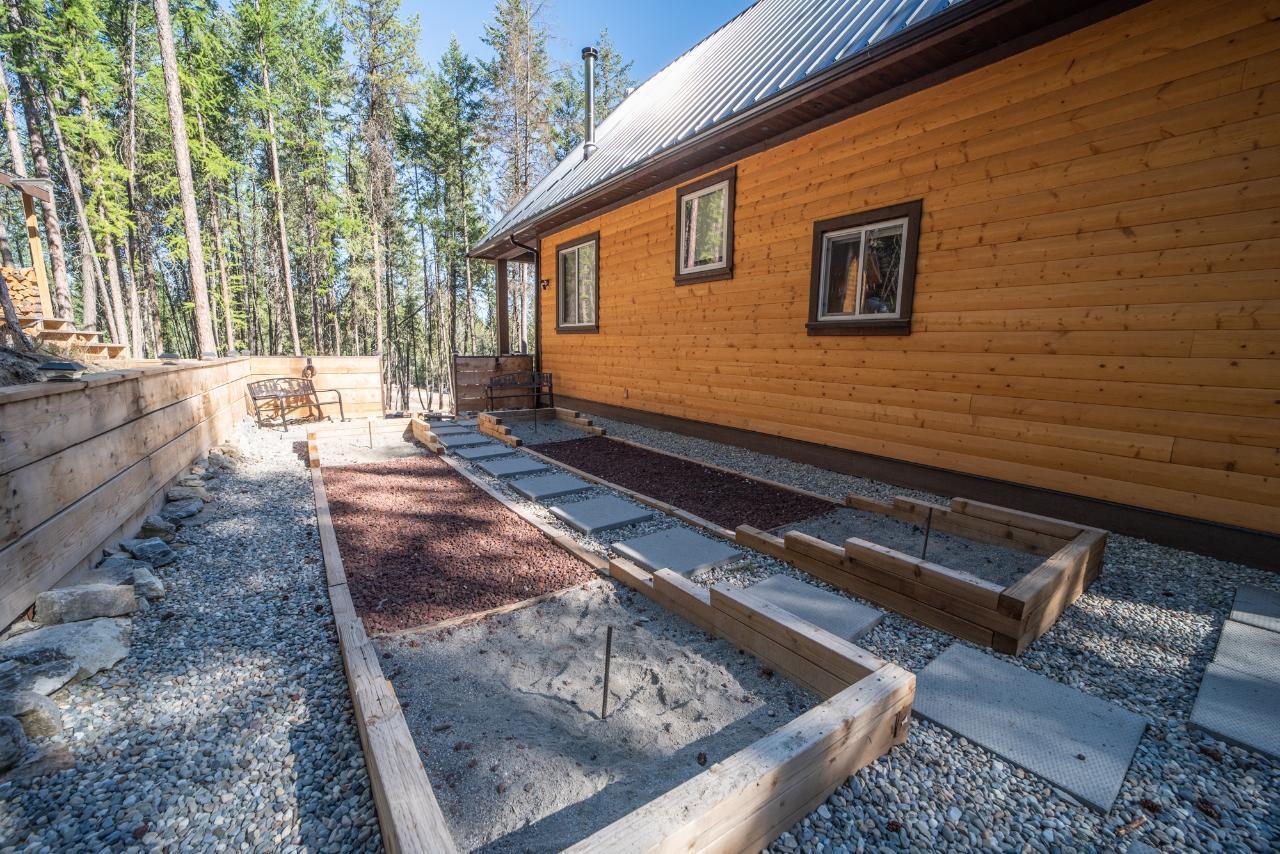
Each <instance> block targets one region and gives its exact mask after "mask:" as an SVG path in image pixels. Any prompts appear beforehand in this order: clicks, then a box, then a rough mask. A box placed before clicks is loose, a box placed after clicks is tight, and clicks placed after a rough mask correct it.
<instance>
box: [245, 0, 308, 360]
mask: <svg viewBox="0 0 1280 854" xmlns="http://www.w3.org/2000/svg"><path fill="white" fill-rule="evenodd" d="M253 8H254V11H258V12H260V11H261V10H260V8H259V4H258V2H257V0H254V4H253ZM258 59H259V62H260V64H261V71H262V92H263V95H264V96H265V101H266V107H264V108H263V113H265V114H266V115H265V118H266V120H267V167H268V169H269V170H270V173H271V195H272V197H273V200H274V202H275V212H276V244H277V245H278V246H279V247H280V276H281V278H282V279H283V280H284V298H285V308H286V313H287V314H288V316H289V338H290V340H291V341H292V342H293V355H295V356H301V355H302V343H301V342H300V341H299V340H298V313H297V309H296V307H295V306H294V300H293V270H292V269H291V267H290V264H289V234H288V231H287V230H286V229H285V227H284V184H283V181H282V180H281V178H280V157H279V155H278V153H277V152H276V117H275V110H274V109H273V108H272V106H271V69H270V68H269V67H268V66H267V49H266V45H265V44H264V43H263V41H262V39H261V38H259V40H258Z"/></svg>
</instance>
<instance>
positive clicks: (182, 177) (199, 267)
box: [9, 0, 217, 358]
mask: <svg viewBox="0 0 1280 854" xmlns="http://www.w3.org/2000/svg"><path fill="white" fill-rule="evenodd" d="M9 2H10V3H16V2H17V0H9ZM153 5H154V6H155V10H156V36H157V38H158V40H159V42H160V60H161V65H162V67H163V69H164V90H165V98H166V101H167V105H168V109H169V128H170V130H171V131H172V133H173V155H174V159H175V160H176V161H177V166H178V196H179V198H180V199H181V201H182V228H183V232H184V233H185V234H186V238H187V257H188V258H189V260H190V267H191V298H192V302H194V303H195V327H196V329H195V333H196V349H197V351H198V352H197V354H196V355H197V356H199V357H200V358H208V357H213V356H216V355H217V344H216V343H215V342H214V338H213V324H212V322H211V321H210V318H209V284H208V281H207V280H206V278H205V269H204V246H203V245H202V244H201V242H200V215H199V212H198V211H197V210H196V187H195V179H194V178H193V177H192V174H191V147H190V144H189V143H188V142H187V120H186V114H185V112H184V110H183V108H182V86H181V83H180V82H179V81H178V57H177V55H176V53H175V51H174V45H173V22H172V21H171V20H170V19H169V0H154V3H153Z"/></svg>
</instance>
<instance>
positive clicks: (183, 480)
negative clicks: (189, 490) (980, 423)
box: [177, 474, 205, 488]
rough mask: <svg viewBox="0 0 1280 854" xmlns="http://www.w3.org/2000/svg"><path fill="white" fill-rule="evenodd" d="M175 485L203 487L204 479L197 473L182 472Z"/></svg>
mask: <svg viewBox="0 0 1280 854" xmlns="http://www.w3.org/2000/svg"><path fill="white" fill-rule="evenodd" d="M177 485H178V486H190V487H201V488H203V487H204V485H205V479H204V477H203V476H202V475H198V474H184V475H183V476H182V477H180V478H178V483H177Z"/></svg>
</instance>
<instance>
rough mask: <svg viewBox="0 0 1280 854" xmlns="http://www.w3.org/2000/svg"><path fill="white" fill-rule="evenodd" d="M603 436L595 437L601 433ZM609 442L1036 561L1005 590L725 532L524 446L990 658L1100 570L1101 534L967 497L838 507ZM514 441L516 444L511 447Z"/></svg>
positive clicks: (933, 571) (908, 563)
mask: <svg viewBox="0 0 1280 854" xmlns="http://www.w3.org/2000/svg"><path fill="white" fill-rule="evenodd" d="M564 411H565V412H569V411H570V410H564ZM573 414H574V417H575V418H576V419H578V420H575V421H573V422H572V423H578V421H582V422H585V423H586V424H587V425H590V424H591V421H590V418H589V416H587V415H584V414H583V413H580V412H578V413H573ZM481 417H482V418H483V417H484V416H481ZM566 420H570V419H566ZM504 429H505V428H504ZM595 429H600V428H595ZM602 434H603V431H602V432H601V434H600V435H602ZM511 438H513V439H514V438H515V437H511ZM610 439H611V441H614V442H620V443H622V444H625V445H630V446H632V447H637V448H641V449H643V450H646V451H651V452H653V453H656V454H662V455H663V456H667V457H673V458H675V459H679V460H683V461H685V462H688V463H691V464H694V465H701V466H707V467H708V468H713V469H716V470H718V471H723V472H726V473H729V474H733V475H737V476H739V477H745V478H747V479H749V480H755V481H758V482H759V483H762V484H766V485H768V486H772V487H777V488H779V489H784V490H787V491H790V492H794V493H797V494H799V495H805V496H808V497H810V498H815V499H819V500H822V501H827V502H829V503H830V504H831V505H832V507H833V508H836V507H850V508H853V509H855V510H862V511H867V512H872V513H881V514H883V515H886V516H890V517H892V518H895V519H900V520H903V521H906V522H911V523H913V524H917V525H920V526H922V527H924V526H929V527H931V528H933V529H935V530H938V531H942V532H945V533H948V534H954V535H956V536H960V537H964V538H966V539H970V540H974V541H976V542H981V543H991V544H994V545H999V546H1004V547H1006V548H1011V549H1016V550H1018V551H1023V552H1027V553H1029V554H1035V555H1039V556H1041V557H1043V558H1044V561H1043V562H1042V563H1041V564H1040V565H1039V566H1037V567H1036V568H1034V569H1032V570H1031V571H1030V572H1028V573H1027V574H1026V575H1024V576H1023V577H1022V578H1020V579H1018V580H1017V581H1016V582H1014V583H1013V584H1011V585H1008V586H1007V587H1002V586H1000V585H997V584H993V583H991V582H988V581H986V580H984V579H982V578H979V577H977V576H975V575H972V574H970V573H968V572H964V571H963V570H957V569H952V568H949V567H946V566H943V565H941V564H938V563H934V562H932V561H928V560H922V559H920V558H919V557H915V556H913V555H909V554H907V553H905V552H902V551H898V550H896V549H891V548H887V547H885V546H881V545H878V544H876V543H872V542H869V541H867V540H863V539H860V538H857V537H853V538H850V539H849V540H847V541H846V542H845V544H844V546H843V548H842V547H840V546H835V545H832V544H830V543H828V542H826V541H825V540H820V539H818V538H816V537H812V536H809V535H808V534H804V533H802V532H799V531H790V532H787V533H786V534H785V536H783V537H778V536H775V535H773V534H769V533H767V532H764V531H761V530H759V529H757V528H754V527H751V526H749V525H740V526H738V528H737V529H736V530H735V531H732V532H731V531H728V530H726V529H724V528H722V527H720V526H719V525H716V524H715V523H713V522H710V521H708V520H706V519H703V518H702V517H700V516H696V515H694V514H692V513H689V512H688V511H685V510H682V509H681V508H678V507H673V506H671V505H670V504H668V503H666V502H664V501H660V500H659V499H656V498H652V497H650V496H647V495H643V494H641V493H638V492H635V491H634V490H630V489H627V488H626V487H622V486H619V485H617V484H615V483H611V482H610V481H608V480H606V479H604V478H601V477H599V476H597V475H594V474H592V473H591V472H587V471H583V470H581V469H578V468H576V467H574V466H570V465H566V464H565V463H563V462H561V461H559V460H555V459H552V458H550V457H547V456H545V455H543V454H539V453H538V452H537V451H535V450H533V449H531V448H525V452H526V453H529V454H532V455H533V456H535V457H537V458H538V459H540V460H542V461H544V462H546V463H548V464H551V465H555V466H559V467H560V468H563V469H565V470H567V471H570V472H572V473H573V474H575V475H577V476H579V477H582V478H584V479H587V480H590V481H592V482H594V483H598V484H600V485H602V486H605V487H608V488H609V489H613V490H616V491H618V492H621V493H623V494H624V495H627V496H628V497H630V498H632V499H634V500H636V501H639V502H640V503H642V504H646V505H648V506H650V507H653V508H655V509H657V510H660V511H662V512H663V513H666V514H668V515H670V516H673V517H675V518H677V519H679V520H681V521H683V522H686V523H688V524H691V525H694V526H696V527H700V528H702V529H704V530H706V531H708V532H710V533H712V534H716V535H718V536H721V537H724V538H726V539H730V540H733V541H734V542H736V543H737V544H738V545H742V546H747V547H749V548H752V549H755V550H756V551H759V552H763V553H764V554H768V555H771V556H773V557H777V558H780V559H782V560H785V561H787V562H788V563H790V564H791V565H792V566H794V567H796V568H797V569H800V570H803V571H805V572H807V573H809V574H810V575H813V576H814V577H816V578H819V579H821V580H822V581H825V582H827V583H828V584H830V585H832V586H833V587H837V588H839V589H841V590H844V591H845V592H847V593H851V594H853V595H855V596H858V597H861V598H863V599H866V600H868V601H870V602H874V603H875V604H877V605H880V606H882V607H885V608H889V609H891V610H893V611H897V612H898V613H900V614H903V615H905V616H907V617H910V618H912V619H914V620H916V621H918V622H921V623H924V624H925V625H927V626H932V627H933V628H936V629H941V630H942V631H944V632H947V633H949V634H952V635H955V636H956V637H959V638H963V639H964V640H967V641H970V642H971V643H976V644H978V645H980V646H986V647H990V648H992V649H994V650H996V651H997V652H1003V653H1007V654H1009V655H1021V654H1022V652H1023V651H1024V650H1025V649H1026V648H1027V646H1028V645H1030V644H1031V643H1032V642H1034V641H1035V640H1036V639H1037V638H1039V637H1040V636H1041V635H1043V634H1044V633H1045V632H1047V631H1048V630H1049V629H1050V628H1052V627H1053V624H1054V623H1055V622H1057V620H1058V618H1059V617H1060V616H1062V612H1063V611H1065V610H1066V609H1067V607H1068V606H1069V605H1071V603H1072V602H1074V601H1075V600H1076V599H1078V598H1079V597H1080V595H1081V594H1082V593H1083V592H1084V591H1085V589H1086V588H1088V586H1089V585H1090V584H1092V583H1093V581H1094V579H1095V578H1097V577H1098V574H1099V573H1100V572H1101V571H1102V558H1103V552H1104V550H1105V549H1106V541H1107V532H1106V531H1103V530H1101V529H1099V528H1091V527H1089V526H1087V525H1078V524H1076V523H1074V522H1067V521H1064V520H1061V519H1053V518H1050V517H1047V516H1039V515H1036V514H1033V513H1023V512H1021V511H1018V510H1012V509H1009V508H1006V507H997V506H996V505H993V504H984V503H982V502H980V501H972V500H969V499H966V498H955V499H952V501H951V503H950V505H949V506H943V505H940V504H933V503H931V502H927V501H917V500H914V499H911V498H906V497H903V496H898V497H895V498H894V499H893V500H892V502H884V501H876V500H874V499H868V498H863V497H862V496H858V495H848V496H846V497H845V500H844V501H843V502H840V501H837V500H835V499H833V498H830V497H829V496H825V495H821V494H819V493H816V492H811V491H809V490H806V489H801V488H800V487H796V486H791V485H790V484H785V483H778V482H776V481H772V480H768V479H766V478H761V477H753V476H751V475H747V474H743V473H742V472H736V471H733V470H732V469H727V468H724V467H723V466H717V465H714V464H710V463H704V462H700V461H698V460H694V459H690V458H689V457H685V456H682V455H680V454H675V453H672V452H670V451H663V450H659V449H657V448H650V447H648V446H646V445H642V444H639V443H637V442H631V441H629V440H626V439H620V438H617V437H610ZM515 441H516V442H517V443H518V442H519V440H518V439H515Z"/></svg>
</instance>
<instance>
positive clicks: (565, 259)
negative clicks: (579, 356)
mask: <svg viewBox="0 0 1280 854" xmlns="http://www.w3.org/2000/svg"><path fill="white" fill-rule="evenodd" d="M599 243H600V240H599V235H597V234H589V235H587V236H586V237H582V238H579V239H578V240H575V241H573V242H571V243H562V244H561V245H560V246H559V247H557V249H556V305H557V309H556V311H557V316H556V327H557V328H558V329H559V330H561V331H563V332H594V331H595V330H596V329H597V328H598V316H597V311H596V303H597V300H598V297H599V281H598V276H597V272H598V270H599V267H598V260H599V259H598V251H599Z"/></svg>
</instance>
